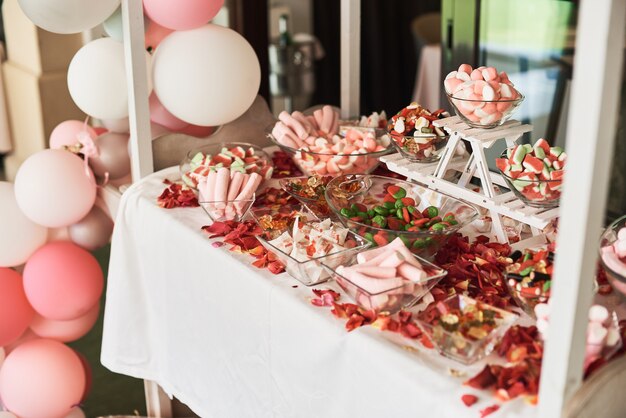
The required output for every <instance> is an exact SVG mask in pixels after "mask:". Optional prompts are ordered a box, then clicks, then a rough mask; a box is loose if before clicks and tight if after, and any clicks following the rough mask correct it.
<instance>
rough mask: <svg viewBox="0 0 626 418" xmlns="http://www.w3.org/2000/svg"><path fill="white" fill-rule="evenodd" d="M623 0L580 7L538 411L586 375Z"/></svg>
mask: <svg viewBox="0 0 626 418" xmlns="http://www.w3.org/2000/svg"><path fill="white" fill-rule="evenodd" d="M625 23H626V0H600V1H598V0H583V1H581V3H580V10H579V13H578V30H577V34H576V57H575V61H574V78H573V83H572V100H571V104H570V109H569V118H568V126H567V135H568V139H567V142H568V160H567V166H568V167H570V169H569V170H568V171H567V175H566V176H565V181H564V190H563V195H562V198H561V218H560V221H559V235H558V252H557V256H556V260H555V272H554V281H553V283H554V284H553V296H552V298H551V301H550V304H551V309H550V312H551V313H550V329H549V339H548V341H547V344H546V348H545V355H544V359H543V370H542V371H541V387H540V393H539V416H540V417H541V418H555V417H560V416H562V414H563V410H564V406H565V404H566V402H567V401H568V400H569V398H570V397H571V396H572V394H573V393H574V391H575V390H576V389H578V387H579V386H580V384H581V382H582V374H583V360H584V355H585V336H586V330H587V321H588V319H587V315H588V310H589V305H590V304H591V301H592V281H593V278H594V275H595V270H596V262H597V254H598V239H599V235H600V230H601V227H602V222H603V219H604V209H605V203H606V197H607V190H608V183H609V172H610V168H611V164H610V161H611V157H612V155H613V142H614V138H615V128H616V122H617V114H618V111H617V109H618V104H619V94H620V91H621V85H622V78H621V74H622V57H623V48H624V26H625Z"/></svg>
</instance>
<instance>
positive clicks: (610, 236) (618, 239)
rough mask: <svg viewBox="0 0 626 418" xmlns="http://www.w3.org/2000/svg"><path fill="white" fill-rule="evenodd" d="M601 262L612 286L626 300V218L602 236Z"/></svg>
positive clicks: (615, 223) (610, 227) (620, 219)
mask: <svg viewBox="0 0 626 418" xmlns="http://www.w3.org/2000/svg"><path fill="white" fill-rule="evenodd" d="M600 262H601V263H602V266H603V267H604V270H605V271H606V277H607V278H608V279H609V282H610V283H611V286H612V287H613V288H614V289H615V290H617V291H618V292H619V293H620V294H621V295H622V297H624V298H626V216H623V217H621V218H619V219H617V220H615V221H614V222H613V223H612V224H611V225H609V226H608V227H607V228H606V230H605V231H604V233H603V234H602V237H601V238H600Z"/></svg>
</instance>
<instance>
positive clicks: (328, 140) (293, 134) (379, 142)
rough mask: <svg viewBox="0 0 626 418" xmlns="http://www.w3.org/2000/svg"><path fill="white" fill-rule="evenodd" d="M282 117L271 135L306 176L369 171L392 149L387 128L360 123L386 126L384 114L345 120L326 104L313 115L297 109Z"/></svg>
mask: <svg viewBox="0 0 626 418" xmlns="http://www.w3.org/2000/svg"><path fill="white" fill-rule="evenodd" d="M278 118H279V120H278V122H276V124H275V125H274V126H273V127H272V128H271V133H270V134H268V136H269V138H270V139H271V140H272V141H274V142H275V143H276V144H277V145H278V146H279V147H281V149H283V150H284V151H285V152H287V153H289V154H290V155H291V156H292V158H293V160H294V162H295V163H296V164H297V165H298V167H299V168H300V169H301V170H302V171H303V172H304V173H305V174H306V175H313V174H317V175H320V176H323V175H326V174H328V175H331V176H336V175H340V174H352V173H369V172H371V171H373V170H374V169H375V168H376V167H378V165H379V164H380V161H379V159H378V157H380V156H382V155H385V154H387V153H388V152H389V151H390V146H391V141H390V139H389V136H388V135H387V134H386V132H385V131H384V129H379V128H377V127H370V126H358V123H363V124H365V125H370V124H372V123H378V125H379V126H380V125H382V126H383V127H384V126H385V124H386V121H385V123H383V121H382V119H381V117H380V115H378V116H377V117H373V116H370V117H369V118H365V119H362V120H361V121H359V122H358V123H357V122H349V121H348V122H344V121H341V120H340V119H339V113H337V112H336V111H335V110H334V109H333V108H332V107H331V106H323V107H322V108H321V109H318V110H316V111H315V112H313V115H311V116H306V115H304V114H303V113H301V112H298V111H296V112H293V113H292V114H289V113H287V112H282V113H280V115H279V116H278Z"/></svg>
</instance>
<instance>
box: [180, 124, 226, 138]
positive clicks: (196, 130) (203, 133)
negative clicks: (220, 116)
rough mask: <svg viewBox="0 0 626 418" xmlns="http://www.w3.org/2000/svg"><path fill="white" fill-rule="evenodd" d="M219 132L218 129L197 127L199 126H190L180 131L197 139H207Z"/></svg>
mask: <svg viewBox="0 0 626 418" xmlns="http://www.w3.org/2000/svg"><path fill="white" fill-rule="evenodd" d="M215 131H217V128H216V127H214V126H197V125H188V126H187V127H186V128H185V129H182V130H180V131H179V132H180V133H181V134H186V135H191V136H195V137H197V138H206V137H207V136H210V135H213V134H214V133H215Z"/></svg>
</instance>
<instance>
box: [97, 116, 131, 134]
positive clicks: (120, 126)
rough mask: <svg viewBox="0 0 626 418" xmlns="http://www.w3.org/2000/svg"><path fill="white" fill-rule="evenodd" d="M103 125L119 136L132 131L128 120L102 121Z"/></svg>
mask: <svg viewBox="0 0 626 418" xmlns="http://www.w3.org/2000/svg"><path fill="white" fill-rule="evenodd" d="M100 122H102V125H103V126H104V127H105V128H107V129H108V130H109V132H115V133H118V134H127V133H128V132H129V131H130V121H129V120H128V118H127V117H126V118H120V119H101V120H100Z"/></svg>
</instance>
